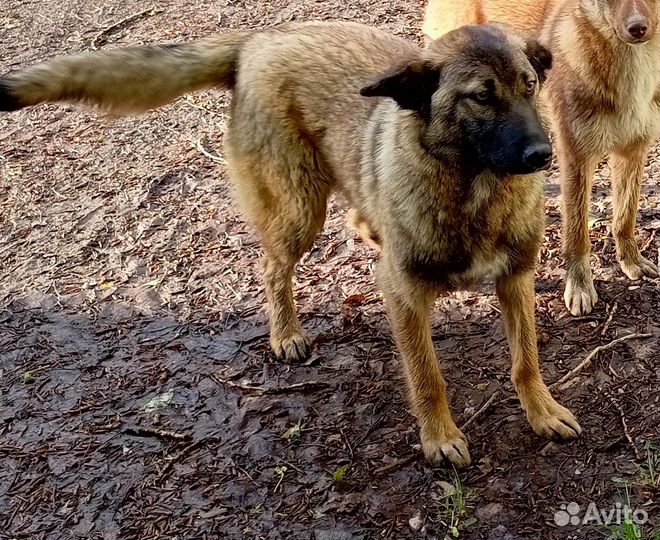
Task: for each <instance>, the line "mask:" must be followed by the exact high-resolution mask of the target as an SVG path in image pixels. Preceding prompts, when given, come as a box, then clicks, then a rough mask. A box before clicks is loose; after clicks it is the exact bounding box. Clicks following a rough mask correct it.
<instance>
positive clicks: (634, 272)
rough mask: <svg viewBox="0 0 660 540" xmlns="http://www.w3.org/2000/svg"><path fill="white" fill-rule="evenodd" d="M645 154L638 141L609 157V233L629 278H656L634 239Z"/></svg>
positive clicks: (649, 263) (653, 266) (655, 270)
mask: <svg viewBox="0 0 660 540" xmlns="http://www.w3.org/2000/svg"><path fill="white" fill-rule="evenodd" d="M647 155H648V145H647V144H641V145H638V146H635V147H634V148H632V149H629V150H627V151H623V152H617V153H613V154H612V158H611V164H612V184H613V185H612V187H613V191H614V197H613V199H614V201H613V203H614V204H613V206H614V217H613V219H612V233H613V234H614V240H615V241H616V256H617V259H618V260H619V264H620V265H621V270H623V273H624V274H626V276H628V277H629V278H630V279H640V278H641V277H642V276H648V277H652V278H653V277H658V267H657V266H656V265H655V264H654V263H652V262H651V261H649V260H648V259H646V258H644V257H643V256H642V254H641V253H640V252H639V248H638V247H637V243H636V242H635V220H636V219H637V207H638V205H639V197H640V194H641V184H642V177H643V173H644V163H645V161H646V157H647Z"/></svg>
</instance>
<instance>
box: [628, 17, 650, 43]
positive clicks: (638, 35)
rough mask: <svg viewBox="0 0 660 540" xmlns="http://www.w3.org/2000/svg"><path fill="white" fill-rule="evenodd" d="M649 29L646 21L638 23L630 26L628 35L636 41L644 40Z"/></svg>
mask: <svg viewBox="0 0 660 540" xmlns="http://www.w3.org/2000/svg"><path fill="white" fill-rule="evenodd" d="M648 30H649V27H648V25H647V24H646V22H645V21H636V22H634V23H632V24H630V25H629V26H628V33H629V34H630V35H631V36H632V37H634V38H635V39H642V38H643V37H644V36H645V35H646V32H648Z"/></svg>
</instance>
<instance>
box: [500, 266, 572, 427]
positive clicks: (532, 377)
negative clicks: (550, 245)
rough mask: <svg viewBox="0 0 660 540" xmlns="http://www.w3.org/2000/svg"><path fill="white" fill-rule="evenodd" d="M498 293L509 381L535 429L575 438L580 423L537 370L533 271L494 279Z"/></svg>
mask: <svg viewBox="0 0 660 540" xmlns="http://www.w3.org/2000/svg"><path fill="white" fill-rule="evenodd" d="M496 287H497V296H498V298H499V300H500V304H501V307H502V316H503V317H504V326H505V328H506V334H507V338H508V341H509V348H510V349H511V359H512V367H511V381H512V382H513V386H514V387H515V389H516V392H517V394H518V397H519V399H520V404H521V405H522V408H523V410H524V411H525V412H526V413H527V419H528V420H529V423H530V424H531V425H532V428H533V429H534V431H535V432H536V433H537V434H539V435H543V436H545V437H549V438H551V439H564V440H569V439H574V438H575V437H577V436H578V435H579V434H580V433H581V432H582V429H581V428H580V424H578V422H577V420H576V419H575V417H574V416H573V414H572V413H571V411H569V410H568V409H567V408H565V407H562V406H561V405H560V404H559V403H557V402H556V401H555V400H554V399H553V397H552V396H551V395H550V391H549V390H548V388H547V386H546V385H545V383H544V382H543V379H542V377H541V371H540V370H539V361H538V360H539V358H538V349H537V346H536V325H535V322H534V272H533V270H529V269H527V270H524V271H520V272H515V273H513V274H510V275H505V276H500V277H499V278H498V279H497V283H496Z"/></svg>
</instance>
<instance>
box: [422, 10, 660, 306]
mask: <svg viewBox="0 0 660 540" xmlns="http://www.w3.org/2000/svg"><path fill="white" fill-rule="evenodd" d="M659 6H660V3H659V2H658V0H469V1H466V2H454V1H453V0H429V2H428V4H427V8H426V17H425V20H424V27H423V29H424V33H425V34H426V35H427V36H428V37H429V38H433V39H434V38H438V37H440V36H441V35H443V34H444V33H445V32H447V31H450V30H452V29H454V28H456V27H458V26H461V25H463V24H468V23H485V22H492V21H506V22H507V23H508V24H510V25H512V26H513V27H515V28H516V29H518V30H519V31H523V32H527V33H529V35H533V36H536V37H537V38H538V39H539V40H540V41H541V42H542V43H545V44H547V45H548V46H549V48H550V50H551V51H552V53H553V57H554V66H555V67H554V69H553V70H552V71H551V73H550V75H549V78H548V83H547V86H546V88H547V90H548V99H549V102H550V103H551V105H552V109H553V118H554V128H555V132H556V135H557V145H558V148H557V154H558V158H559V165H560V169H561V185H562V195H563V241H564V251H565V256H566V265H567V277H566V289H565V292H564V300H565V302H566V306H567V307H568V309H569V310H570V311H571V313H572V314H574V315H580V314H585V313H589V312H590V311H591V309H592V308H593V305H594V304H595V302H596V301H597V299H598V296H597V293H596V289H595V287H594V285H593V279H592V275H591V267H590V264H589V253H590V249H591V248H590V241H589V231H588V205H589V200H590V197H591V185H592V178H593V173H594V170H595V168H596V165H597V163H598V161H599V160H600V159H601V158H602V157H603V155H605V154H609V155H610V164H611V167H612V184H613V195H614V196H613V206H614V209H613V219H612V233H613V235H614V239H615V241H616V251H617V259H618V260H619V263H620V265H621V269H622V270H623V272H624V274H626V276H628V277H629V278H630V279H640V278H641V277H642V276H648V277H657V276H658V268H657V266H656V265H655V264H654V263H652V262H651V261H649V260H647V259H645V258H644V257H643V256H642V255H641V253H640V251H639V248H638V247H637V243H636V242H635V219H636V216H637V208H638V202H639V197H640V188H641V182H642V176H643V168H644V163H645V160H646V158H647V156H648V151H649V146H650V144H651V143H652V142H653V141H654V140H655V139H656V138H657V136H658V129H659V118H660V109H659V106H658V102H659V93H658V92H659V88H660V53H659V52H658V50H659V49H660V32H659V31H658V8H659ZM637 19H641V20H646V21H647V26H648V30H647V33H646V36H645V39H648V41H646V42H644V43H637V44H631V43H628V42H626V41H627V40H628V41H629V40H630V37H631V36H630V35H628V34H627V25H628V24H630V21H634V20H637Z"/></svg>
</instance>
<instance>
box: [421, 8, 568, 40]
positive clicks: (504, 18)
mask: <svg viewBox="0 0 660 540" xmlns="http://www.w3.org/2000/svg"><path fill="white" fill-rule="evenodd" d="M564 2H565V0H495V1H489V0H465V1H463V2H456V1H455V0H429V2H428V4H427V5H426V14H425V17H424V26H423V29H422V30H423V32H424V35H426V36H427V37H428V38H430V39H437V38H439V37H440V36H441V35H443V34H446V33H447V32H449V31H450V30H454V29H455V28H458V27H460V26H463V25H465V24H485V23H488V22H493V21H498V22H503V23H507V24H509V25H511V26H512V27H513V28H515V29H516V30H518V31H520V32H523V33H525V34H528V35H537V34H539V33H540V32H541V29H542V28H543V26H544V24H545V23H546V21H547V20H548V19H549V16H550V15H551V14H552V13H553V12H556V11H557V9H558V8H559V7H560V6H561V5H563V4H564Z"/></svg>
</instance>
